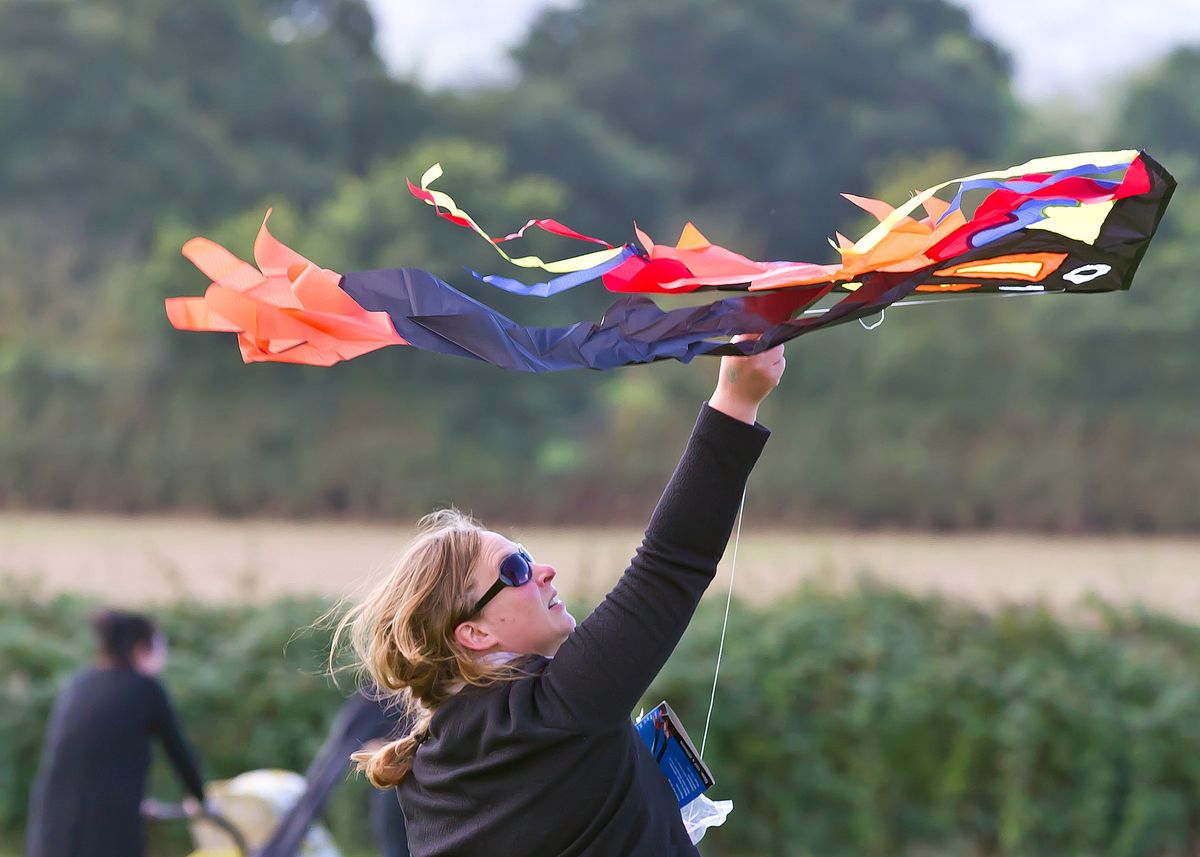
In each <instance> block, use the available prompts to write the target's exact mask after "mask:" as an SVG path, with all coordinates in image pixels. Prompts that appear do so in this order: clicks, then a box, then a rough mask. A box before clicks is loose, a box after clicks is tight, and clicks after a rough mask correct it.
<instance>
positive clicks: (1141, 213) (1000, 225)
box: [167, 150, 1175, 372]
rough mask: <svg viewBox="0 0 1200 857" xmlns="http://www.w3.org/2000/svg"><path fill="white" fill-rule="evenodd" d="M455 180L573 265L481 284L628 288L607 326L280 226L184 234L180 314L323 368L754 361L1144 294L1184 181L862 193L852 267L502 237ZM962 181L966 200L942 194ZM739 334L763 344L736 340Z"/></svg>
mask: <svg viewBox="0 0 1200 857" xmlns="http://www.w3.org/2000/svg"><path fill="white" fill-rule="evenodd" d="M440 176H441V168H440V167H439V166H434V167H433V168H431V169H430V170H429V171H428V172H427V173H426V174H425V175H424V176H423V177H422V180H421V184H420V186H416V185H413V184H411V183H410V184H409V187H410V189H411V190H412V193H413V194H414V195H415V196H416V197H418V198H419V199H422V200H424V201H425V202H426V203H428V204H429V205H431V206H432V207H433V208H434V210H435V211H436V213H437V214H438V215H439V216H441V217H443V218H445V219H447V220H449V221H451V222H452V223H455V224H457V225H459V226H462V227H464V228H467V229H471V230H473V231H474V232H476V233H478V234H479V235H480V236H481V237H482V238H483V239H485V240H486V241H487V242H488V243H489V244H491V245H492V246H493V247H494V248H495V249H496V251H497V253H499V254H500V256H502V257H503V258H504V259H505V260H507V261H508V262H509V263H511V264H513V265H516V266H518V267H523V268H530V269H538V270H543V271H546V272H547V273H550V274H557V275H558V276H556V277H554V278H553V279H551V280H548V281H546V282H540V283H535V284H532V285H526V284H524V283H521V282H519V281H517V280H513V279H510V278H507V277H500V276H483V275H479V274H476V276H477V277H479V279H481V280H484V281H485V282H488V283H491V284H492V285H494V286H496V287H498V288H502V289H504V290H506V291H509V292H514V293H517V294H525V295H535V296H541V297H550V296H552V295H555V294H558V293H560V292H562V291H565V290H567V289H571V288H577V287H579V286H582V285H584V284H586V283H589V282H595V281H597V280H599V281H600V282H601V283H602V284H603V285H604V287H605V288H607V289H608V290H609V291H612V292H620V293H627V294H624V296H623V297H621V298H619V299H618V300H617V301H616V302H615V303H614V304H613V305H612V306H610V307H609V309H608V311H607V312H606V313H605V314H604V318H603V319H602V320H601V321H600V322H598V323H593V322H584V321H581V322H578V323H576V324H572V325H568V326H565V327H525V326H523V325H520V324H517V323H516V322H514V321H512V320H511V319H509V318H507V317H505V316H504V315H501V314H500V313H498V312H496V311H495V310H493V309H491V308H490V307H488V306H486V305H485V304H483V303H480V302H479V301H477V300H474V299H473V298H470V297H468V296H467V295H465V294H463V293H462V292H460V291H458V290H457V289H455V288H453V287H452V286H450V285H448V284H447V283H445V282H443V281H441V280H439V279H438V278H437V277H435V276H434V275H433V274H430V273H429V272H428V271H422V270H419V269H416V268H395V269H388V270H381V271H367V272H360V273H349V274H346V275H344V276H343V275H340V274H336V273H334V272H333V271H328V270H325V269H323V268H320V267H319V266H317V265H315V264H314V263H312V262H310V261H309V260H307V259H305V258H304V257H303V256H301V255H300V254H298V253H296V252H295V251H294V250H291V249H290V248H288V247H286V246H284V245H283V244H281V243H280V242H279V241H277V240H276V239H275V238H274V237H272V236H271V234H270V233H269V232H268V231H267V226H266V221H265V220H264V221H263V226H262V229H261V230H260V231H259V234H258V239H257V240H256V242H255V246H254V256H255V261H256V262H257V265H258V267H257V268H256V267H254V266H253V265H250V264H248V263H246V262H243V261H241V260H240V259H238V258H237V257H236V256H234V255H233V254H231V253H229V252H228V251H227V250H225V249H224V248H222V247H220V246H219V245H216V244H214V243H212V242H211V241H208V240H207V239H204V238H194V239H192V240H191V241H189V242H188V243H187V244H185V245H184V248H183V253H184V255H185V256H186V257H187V258H188V259H190V260H191V261H192V262H193V263H194V264H195V265H196V266H197V267H198V268H200V270H201V271H202V272H203V273H204V274H205V275H206V276H208V277H209V279H211V280H212V283H211V285H210V286H209V287H208V290H207V291H206V292H205V294H204V296H203V297H183V298H169V299H168V300H167V315H168V318H169V319H170V321H171V324H172V325H174V326H175V327H176V328H178V329H181V330H208V331H224V332H230V333H236V334H237V337H238V342H239V344H240V345H241V349H242V357H243V359H244V360H245V361H246V362H256V361H280V362H288V363H306V364H312V365H321V366H328V365H331V364H333V363H336V362H338V361H340V360H348V359H350V358H353V357H357V356H359V355H361V354H366V353H367V352H370V351H374V350H375V349H377V348H382V347H384V346H386V345H410V346H413V347H415V348H420V349H423V350H427V351H436V352H439V353H442V354H456V355H459V356H461V357H470V358H474V359H476V360H482V361H484V362H487V363H491V364H492V365H494V366H499V367H501V368H504V369H519V370H522V371H527V372H547V371H554V370H559V369H572V368H581V367H587V368H592V369H611V368H614V367H617V366H627V365H632V364H636V363H649V362H652V361H655V360H664V359H667V358H672V359H675V360H680V361H684V362H686V361H688V360H691V359H692V358H693V357H695V356H696V355H701V354H710V355H722V354H752V353H756V352H758V351H762V350H764V349H767V348H771V347H773V346H775V345H778V344H779V343H782V342H786V341H788V340H789V339H793V338H795V337H797V336H800V335H802V334H805V333H809V332H811V331H813V330H818V329H820V328H823V327H829V326H831V325H834V324H841V323H843V322H846V321H852V320H854V319H862V318H865V317H867V316H870V315H874V314H876V313H879V312H880V311H882V310H883V309H885V308H887V307H888V306H890V305H892V304H893V303H895V302H897V301H901V300H907V299H918V300H919V299H920V298H921V297H926V296H929V295H937V294H955V295H969V294H977V293H1002V292H1009V293H1028V294H1036V293H1047V292H1107V291H1116V290H1120V289H1128V288H1129V286H1130V283H1131V282H1132V279H1133V275H1134V272H1135V271H1136V270H1137V267H1138V264H1139V263H1140V262H1141V259H1142V256H1143V255H1144V254H1145V252H1146V248H1147V247H1148V246H1149V243H1150V240H1151V238H1152V237H1153V236H1154V232H1155V230H1156V229H1157V228H1158V224H1159V221H1160V220H1161V219H1162V215H1163V212H1164V211H1165V209H1166V207H1167V203H1168V202H1169V200H1170V197H1171V193H1172V192H1173V190H1174V188H1175V181H1174V179H1172V178H1171V176H1170V174H1169V173H1167V172H1166V170H1164V169H1163V168H1162V166H1161V165H1159V164H1158V163H1157V162H1156V161H1154V159H1152V158H1151V157H1149V156H1148V155H1146V154H1145V153H1144V152H1137V151H1133V150H1129V151H1121V152H1092V153H1087V154H1080V155H1064V156H1060V157H1051V158H1040V159H1036V160H1032V161H1029V162H1028V163H1025V164H1022V165H1020V166H1018V167H1013V168H1011V169H1008V170H1001V171H997V172H988V173H979V174H977V175H973V176H966V177H964V178H958V179H953V180H951V181H948V182H943V183H942V184H939V185H936V186H935V187H932V188H929V189H928V190H925V191H922V192H921V193H918V194H917V195H916V196H914V197H913V198H912V199H910V200H909V201H908V202H907V203H905V204H904V205H903V206H901V207H899V208H895V209H894V208H892V207H891V206H889V205H887V204H886V203H883V202H880V201H878V200H872V199H864V198H861V197H854V196H849V195H847V199H849V200H850V201H851V202H853V203H855V204H856V205H858V206H860V207H861V208H863V209H865V210H866V211H868V212H870V213H871V214H872V215H874V216H875V217H876V218H877V219H878V220H879V224H878V225H877V226H876V227H875V228H874V229H872V230H871V231H870V232H868V233H867V234H866V235H864V236H863V237H862V238H860V239H859V240H858V241H854V242H851V241H849V240H848V239H846V238H845V237H843V236H841V235H838V236H837V243H836V244H834V247H835V249H836V250H837V251H838V254H839V255H840V262H839V263H838V264H831V265H821V264H816V263H812V262H787V261H774V262H757V261H754V260H752V259H748V258H746V257H745V256H741V255H739V254H737V253H735V252H733V251H731V250H727V249H725V248H724V247H719V246H717V245H715V244H711V243H710V242H709V241H708V240H707V239H705V238H704V236H703V235H701V234H700V232H699V231H698V230H697V229H696V228H695V227H694V226H693V225H692V224H690V223H689V224H688V225H687V226H686V227H685V228H684V230H683V234H682V235H681V236H680V239H679V241H678V242H676V244H675V246H673V247H671V246H666V245H661V244H655V243H654V242H653V241H652V240H651V239H650V237H649V236H647V235H646V234H645V233H643V232H642V231H641V230H635V231H636V234H637V237H638V240H639V242H640V244H641V249H639V248H638V247H637V246H635V245H633V244H625V245H613V244H610V243H608V242H606V241H603V240H601V239H598V238H592V237H589V236H586V235H582V234H580V233H578V232H576V231H575V230H573V229H571V228H569V227H567V226H564V225H563V224H562V223H560V222H558V221H557V220H550V219H541V220H531V221H529V223H527V224H526V225H525V226H524V227H522V228H521V229H520V230H518V231H516V232H514V233H512V234H510V235H506V236H504V237H502V238H493V237H491V236H490V235H488V234H487V233H486V232H485V231H484V230H483V229H482V228H480V226H479V225H478V224H477V223H476V222H475V221H474V220H473V219H472V218H471V216H470V215H469V214H467V213H466V212H465V211H463V210H462V209H460V208H459V207H458V205H457V203H456V202H455V201H454V200H453V199H452V198H451V197H450V196H448V195H447V194H445V193H442V192H441V191H438V190H432V189H431V188H430V185H431V184H432V183H433V182H434V181H436V180H437V179H438V178H439V177H440ZM953 186H957V187H956V188H955V189H954V193H953V196H952V198H951V199H950V200H949V201H947V200H944V199H940V198H939V197H938V196H936V194H937V193H938V192H940V191H944V190H947V189H949V188H951V187H953ZM973 190H982V191H986V195H985V196H984V197H983V199H982V201H980V202H979V204H978V205H977V206H976V207H975V209H974V210H973V211H972V212H971V213H970V214H969V215H968V214H967V213H966V211H964V198H963V197H964V194H965V193H967V192H969V191H973ZM918 210H920V214H922V215H923V216H921V217H919V218H918V217H917V216H914V215H915V214H916V213H917V212H918ZM269 215H270V212H268V216H269ZM530 228H538V229H542V230H545V231H547V232H550V233H552V234H555V235H559V236H562V237H564V238H567V239H570V240H574V241H583V242H587V243H591V244H596V245H599V246H600V247H601V248H602V249H599V250H589V251H588V252H587V253H584V254H582V255H578V256H574V257H570V258H566V259H560V260H555V261H550V262H547V261H544V260H542V259H540V258H538V257H536V256H521V257H513V256H510V255H509V254H508V253H506V252H505V250H504V249H503V247H502V246H501V245H503V244H506V243H508V242H510V241H513V240H516V239H518V238H520V237H522V236H523V235H524V234H525V232H526V231H527V230H528V229H530ZM715 289H719V290H721V291H725V292H729V291H736V292H739V294H738V295H736V296H733V297H724V298H721V299H717V300H714V301H712V302H710V303H707V304H702V305H700V306H689V307H684V308H677V309H668V310H664V309H661V308H660V307H658V306H657V305H656V304H655V303H654V302H653V301H652V300H650V298H648V297H645V296H644V295H646V294H673V293H684V292H695V291H708V290H715ZM831 294H836V295H838V296H839V299H838V300H837V301H836V302H835V303H833V304H832V305H831V306H829V307H828V308H826V309H823V310H818V309H813V307H814V305H815V304H817V302H818V301H820V300H821V299H822V298H825V297H826V296H828V295H831ZM738 333H753V334H760V337H759V338H758V339H757V340H752V341H742V342H739V343H730V342H728V341H727V340H728V338H729V337H730V336H732V335H734V334H738Z"/></svg>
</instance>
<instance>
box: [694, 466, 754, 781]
mask: <svg viewBox="0 0 1200 857" xmlns="http://www.w3.org/2000/svg"><path fill="white" fill-rule="evenodd" d="M745 516H746V489H745V488H743V489H742V503H741V505H740V506H738V518H737V534H736V535H735V536H734V538H733V560H732V562H731V566H730V569H729V595H728V596H727V597H726V599H725V620H724V621H723V622H722V623H721V642H720V644H719V645H718V646H717V665H716V667H715V668H714V669H713V683H712V695H711V696H709V698H708V714H707V716H705V718H704V735H703V736H702V737H701V738H700V759H701V760H702V761H703V759H704V747H705V746H706V745H707V744H708V726H709V724H710V723H711V722H712V713H713V704H714V703H715V702H716V701H717V676H719V675H720V674H721V655H722V654H723V653H724V652H725V631H726V629H727V628H728V627H729V605H730V604H732V603H733V579H734V577H735V576H737V557H738V545H740V544H741V541H742V519H743V518H744V517H745Z"/></svg>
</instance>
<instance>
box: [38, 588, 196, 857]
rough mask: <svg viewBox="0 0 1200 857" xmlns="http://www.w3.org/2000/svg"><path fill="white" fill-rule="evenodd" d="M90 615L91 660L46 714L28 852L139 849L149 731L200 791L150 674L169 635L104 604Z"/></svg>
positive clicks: (103, 854)
mask: <svg viewBox="0 0 1200 857" xmlns="http://www.w3.org/2000/svg"><path fill="white" fill-rule="evenodd" d="M92 624H93V629H94V630H95V633H96V640H97V644H98V652H97V657H96V663H95V664H94V665H93V666H92V667H90V668H88V669H85V670H83V671H82V672H80V673H78V674H77V675H75V676H74V677H72V679H71V680H70V682H69V683H68V684H67V686H66V687H65V688H64V689H63V691H62V692H61V693H60V694H59V696H58V699H57V700H55V703H54V709H53V711H52V712H51V714H50V725H49V729H48V730H47V733H46V743H45V746H44V748H43V751H42V759H41V765H40V766H39V769H38V775H37V780H36V781H35V783H34V788H33V801H32V805H31V807H30V813H29V816H30V818H29V832H28V835H27V848H26V857H117V855H120V857H139V855H141V854H144V853H145V844H144V842H143V836H142V820H141V815H140V807H141V802H142V798H143V797H144V794H145V785H146V773H147V770H148V769H149V767H150V739H151V738H152V737H154V736H157V737H158V738H159V740H161V741H162V743H163V747H164V748H165V749H166V751H167V756H168V757H169V758H170V760H171V764H172V765H173V766H174V767H175V771H176V773H178V775H179V778H180V779H181V780H182V781H183V784H184V786H185V787H186V788H187V790H188V792H189V794H190V795H192V796H193V798H194V799H195V801H199V802H202V801H203V799H204V785H203V781H202V780H201V779H200V774H199V772H198V771H197V769H196V763H195V760H194V758H193V756H192V753H191V751H190V750H189V749H188V746H187V743H186V742H185V741H184V738H183V735H182V734H181V732H180V730H179V723H178V721H177V720H176V718H175V714H174V711H173V710H172V708H171V703H170V701H169V699H168V698H167V692H166V690H164V689H163V686H162V685H161V684H159V682H158V680H157V679H156V678H155V676H156V675H158V674H159V673H160V672H161V671H162V669H163V667H164V666H165V665H166V662H167V642H166V638H165V637H164V636H163V634H162V632H160V631H159V630H158V629H157V628H156V627H155V626H154V623H152V622H151V621H150V620H149V619H147V618H146V617H144V616H139V615H136V614H132V613H122V612H118V611H115V610H109V611H104V612H102V613H100V614H98V615H97V616H96V617H95V619H94V620H93V623H92ZM188 805H189V807H190V808H191V809H192V810H193V811H194V810H195V809H196V808H197V807H198V804H196V803H193V802H191V801H189V802H188Z"/></svg>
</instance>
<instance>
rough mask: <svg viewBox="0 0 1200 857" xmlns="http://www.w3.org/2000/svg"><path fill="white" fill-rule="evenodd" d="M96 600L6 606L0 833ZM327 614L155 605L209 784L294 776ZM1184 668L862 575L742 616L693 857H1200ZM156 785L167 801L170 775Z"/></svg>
mask: <svg viewBox="0 0 1200 857" xmlns="http://www.w3.org/2000/svg"><path fill="white" fill-rule="evenodd" d="M92 607H93V605H91V604H89V603H87V602H84V601H82V600H80V599H75V598H56V599H54V600H51V601H48V602H41V601H38V600H37V599H34V598H32V597H27V596H23V595H21V594H19V593H18V594H10V595H8V596H6V597H5V598H4V599H3V600H0V675H2V676H4V679H3V681H2V682H0V735H3V736H4V739H3V740H2V741H0V841H4V840H7V839H15V838H16V837H17V836H18V834H19V832H20V829H21V826H22V824H23V819H24V813H25V807H26V803H27V799H28V788H29V785H30V781H31V778H32V776H33V771H34V768H35V765H36V762H37V756H38V752H39V747H40V742H41V740H42V734H41V733H42V730H43V729H44V727H45V723H46V717H47V714H48V712H49V708H50V705H51V703H52V700H53V697H54V695H55V692H56V690H57V688H58V687H59V685H60V683H61V682H62V681H63V680H64V678H65V677H66V676H67V675H68V674H69V673H70V672H72V671H73V670H75V669H77V668H78V667H79V666H80V665H82V664H83V663H86V661H87V660H88V658H89V657H90V654H89V653H90V649H91V644H90V641H89V639H88V631H87V616H88V614H89V612H90V610H91V609H92ZM722 607H723V605H722V604H720V603H719V599H714V601H713V602H711V603H707V604H705V605H704V607H703V608H702V609H701V611H700V613H699V615H698V616H697V618H696V620H695V622H694V623H693V627H692V629H691V630H690V631H689V632H688V634H687V635H686V636H685V638H684V641H683V643H682V645H681V647H680V649H679V650H678V651H677V653H676V655H675V656H674V657H673V658H672V660H671V662H670V663H669V664H668V667H667V669H666V670H665V671H664V673H663V674H662V675H661V676H660V677H659V679H658V680H657V681H656V683H655V686H654V687H653V688H652V689H651V691H650V692H649V694H648V695H647V699H646V702H647V704H653V703H655V702H657V701H658V700H659V699H662V698H666V699H668V700H670V701H671V704H672V705H673V706H674V707H675V708H676V709H677V710H678V711H679V712H680V714H681V716H682V717H683V719H684V721H685V723H687V724H688V726H689V728H690V731H691V733H692V737H693V739H695V740H697V741H699V740H700V739H701V735H702V733H703V724H704V715H705V713H706V711H707V707H708V699H709V692H710V688H711V683H712V669H713V665H714V657H715V653H716V646H717V640H718V637H719V635H720V630H721V620H722V609H721V608H722ZM323 609H324V605H323V604H320V603H318V602H315V601H281V602H278V603H274V604H270V605H258V606H252V607H251V606H247V607H228V606H223V607H214V606H201V605H196V604H178V605H174V606H171V607H166V608H162V609H159V610H157V611H156V616H157V618H158V619H159V620H160V621H161V623H162V624H163V626H164V627H165V628H166V629H167V631H168V633H169V634H170V637H171V649H172V655H171V663H170V665H169V667H168V671H167V673H166V675H165V677H164V680H165V682H166V684H167V686H168V687H169V689H170V691H171V694H172V696H173V698H174V699H175V701H176V704H177V706H178V708H179V711H180V714H181V717H182V719H183V721H184V724H185V728H186V730H187V732H188V734H189V735H190V737H191V738H192V740H193V741H194V743H195V745H196V747H197V748H198V751H199V754H200V756H201V759H202V763H203V768H204V771H205V774H206V775H207V776H208V777H210V778H219V777H226V776H231V775H234V774H237V773H239V772H241V771H244V770H249V769H252V768H257V767H284V768H291V769H293V770H303V768H304V766H305V765H306V764H307V762H308V761H309V759H310V758H311V756H312V754H313V752H314V751H315V750H316V748H317V746H318V745H319V744H320V742H321V740H322V739H323V736H324V734H325V730H326V729H327V728H328V725H329V723H330V722H331V720H332V716H333V713H334V711H335V710H336V708H337V706H338V705H339V704H340V695H339V693H338V692H337V691H336V690H335V689H334V688H332V687H331V685H330V684H329V681H328V679H327V678H325V677H324V675H323V672H322V671H323V668H324V660H323V659H324V653H325V649H326V646H327V645H328V633H327V631H325V630H311V629H310V623H311V622H312V621H313V620H314V618H315V617H317V616H318V615H320V613H321V612H322V611H323ZM296 629H302V630H300V631H297V630H296ZM1198 676H1200V630H1198V629H1197V628H1196V627H1195V626H1192V625H1187V624H1184V623H1180V622H1177V621H1175V620H1172V619H1168V618H1166V617H1163V616H1159V615H1154V614H1148V613H1144V612H1141V611H1138V610H1132V609H1123V608H1115V607H1112V606H1109V605H1105V604H1102V603H1093V604H1090V605H1086V606H1084V607H1081V608H1079V609H1078V610H1077V611H1076V612H1075V613H1074V614H1073V615H1072V616H1071V617H1070V618H1069V619H1063V618H1060V617H1056V616H1055V615H1052V614H1051V613H1049V612H1047V611H1046V610H1043V609H1041V608H1038V607H1008V608H1004V609H1001V610H999V611H998V612H996V613H994V614H983V613H979V612H976V611H974V610H971V609H968V608H966V607H962V606H959V605H955V604H952V603H948V602H945V601H941V600H938V599H921V598H915V597H912V596H908V595H903V594H900V593H899V592H896V591H891V590H886V589H881V588H878V587H876V586H873V585H871V584H869V583H868V584H866V585H865V586H864V587H863V588H862V589H860V590H859V591H856V592H853V593H841V594H837V593H833V592H830V591H826V590H821V589H805V590H801V591H799V592H798V593H797V594H795V595H794V596H792V597H789V598H786V599H783V600H781V601H780V602H778V603H776V604H774V605H773V606H771V607H768V608H764V609H752V608H749V607H747V606H745V605H742V604H737V603H735V605H734V610H733V612H732V615H731V617H730V627H729V635H728V638H727V642H726V649H725V655H724V660H723V663H722V669H721V674H720V683H719V687H718V694H717V700H716V709H715V714H714V716H713V720H712V727H711V731H710V732H709V735H708V747H707V751H706V759H707V761H708V762H709V763H710V764H711V766H712V768H713V770H714V772H715V774H716V776H717V786H716V787H715V789H714V790H713V796H714V797H717V798H733V799H734V801H735V810H734V812H733V815H732V816H730V819H729V821H728V822H727V824H726V826H725V827H724V828H721V829H720V830H717V831H714V832H712V833H711V834H710V835H709V837H708V839H706V841H705V853H706V854H710V855H714V857H716V855H728V857H739V855H762V854H780V855H784V854H786V855H823V857H824V855H831V857H838V855H852V854H855V855H857V854H880V855H883V854H901V853H925V854H978V855H996V857H1001V855H1022V857H1036V855H1064V854H1090V855H1097V857H1099V855H1112V857H1117V855H1120V857H1134V855H1180V857H1182V855H1184V854H1191V853H1194V851H1195V847H1196V843H1197V841H1198V837H1200V809H1198V807H1200V762H1198V761H1197V760H1200V679H1198V678H1197V677H1198ZM362 788H363V787H362V785H361V783H359V784H358V785H355V786H353V787H351V788H348V789H345V790H343V791H344V794H342V795H341V796H340V797H339V798H338V801H337V803H336V804H335V806H334V808H333V811H332V819H331V824H332V825H333V829H334V833H335V836H336V837H337V838H338V839H339V842H340V843H342V844H343V845H344V846H346V847H350V846H353V845H356V844H358V843H361V842H363V830H362V827H363V825H362V824H361V804H360V803H359V801H360V800H361V798H362V796H363V791H362ZM152 789H153V791H154V792H155V793H156V794H158V795H160V796H166V797H169V796H172V795H176V794H178V786H177V785H176V784H175V783H174V782H173V781H172V780H171V778H170V777H169V776H168V775H167V772H166V771H165V769H162V768H161V767H160V768H159V769H158V770H156V772H155V777H154V782H153V785H152ZM177 832H178V831H177ZM172 841H174V840H167V841H166V844H170V843H171V842H172ZM165 853H178V848H176V851H175V852H170V851H167V852H165Z"/></svg>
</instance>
